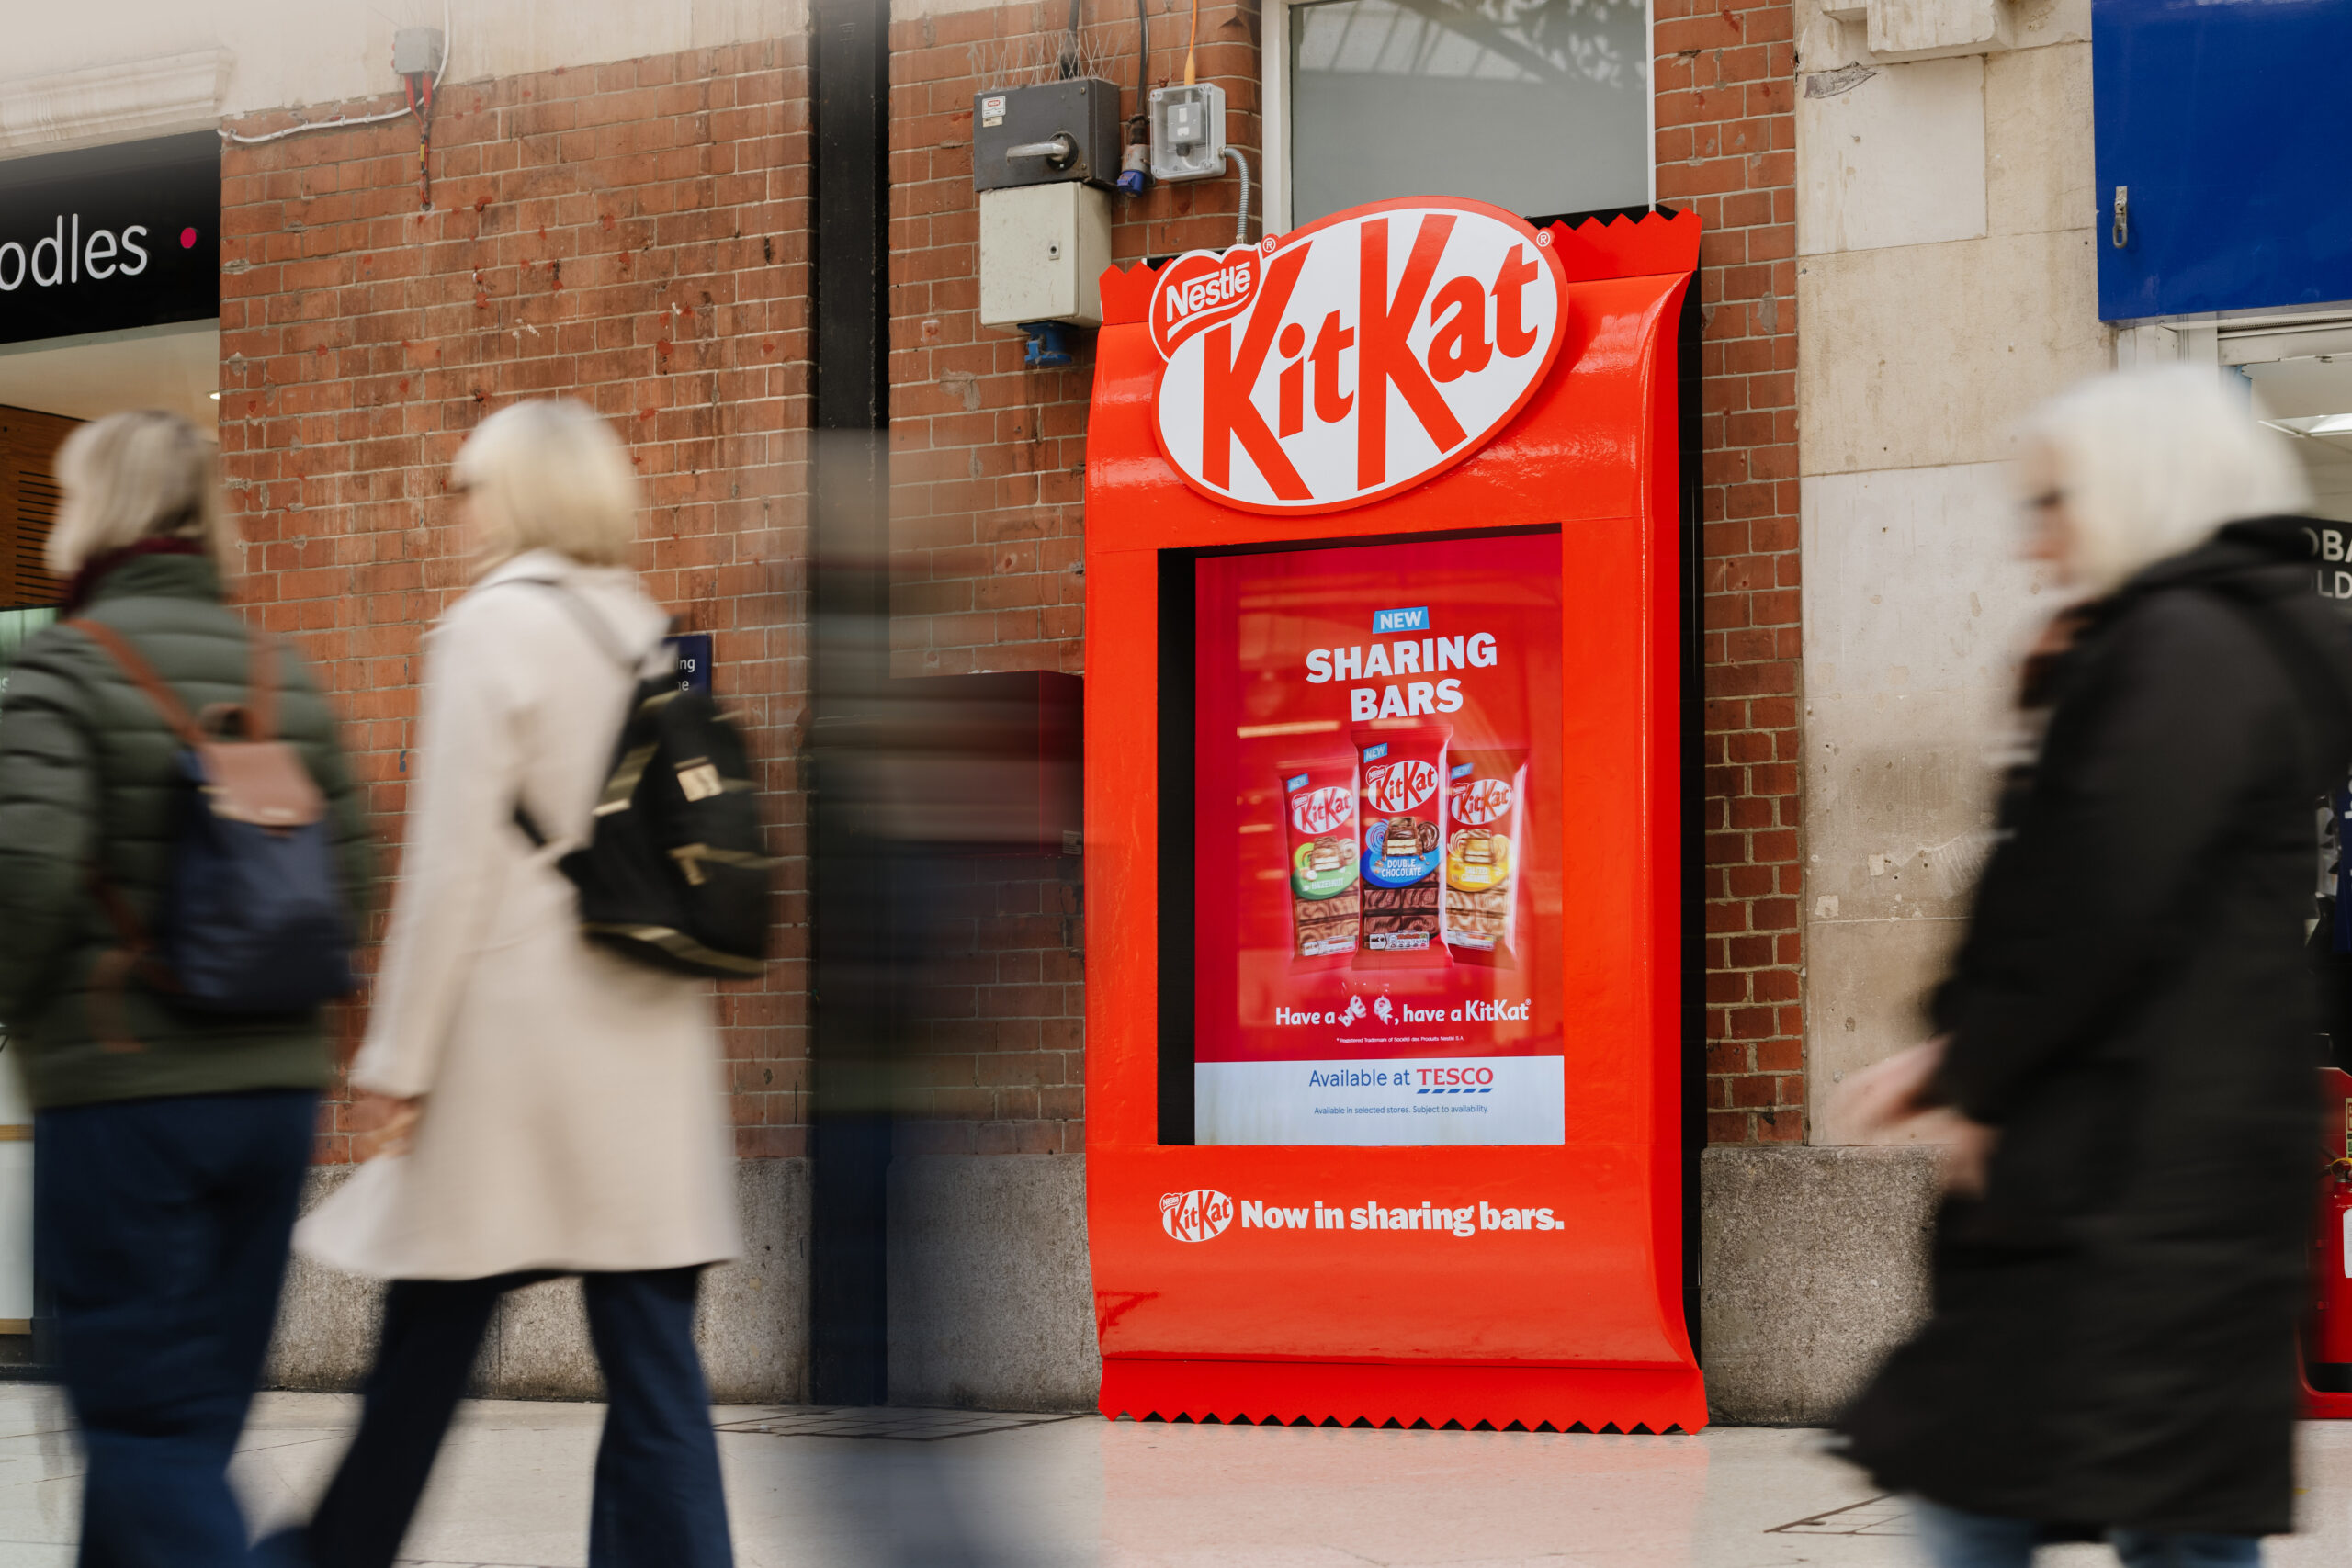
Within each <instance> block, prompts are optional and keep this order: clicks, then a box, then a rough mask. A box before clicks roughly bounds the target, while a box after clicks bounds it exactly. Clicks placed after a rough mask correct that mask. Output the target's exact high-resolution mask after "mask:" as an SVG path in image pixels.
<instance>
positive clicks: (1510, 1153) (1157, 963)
mask: <svg viewBox="0 0 2352 1568" xmlns="http://www.w3.org/2000/svg"><path fill="white" fill-rule="evenodd" d="M1698 236H1699V223H1698V220H1697V219H1696V217H1695V216H1693V215H1691V214H1687V213H1686V214H1682V215H1679V216H1676V217H1672V218H1669V217H1667V216H1665V215H1663V214H1657V215H1653V216H1650V217H1647V218H1645V219H1642V220H1639V221H1634V220H1630V219H1621V220H1616V221H1614V222H1612V223H1610V224H1606V225H1603V224H1601V223H1599V222H1587V223H1586V224H1584V225H1582V226H1580V227H1579V228H1577V229H1575V230H1570V229H1568V228H1566V227H1565V226H1563V225H1559V224H1555V225H1553V226H1552V227H1551V228H1549V229H1547V230H1544V231H1537V230H1535V229H1533V228H1532V227H1531V226H1530V225H1529V224H1528V223H1527V222H1525V221H1524V220H1521V219H1519V218H1517V217H1514V216H1512V215H1511V214H1510V213H1507V212H1504V211H1501V210H1500V209H1495V208H1491V207H1487V206H1486V205H1484V204H1481V203H1477V202H1471V201H1462V200H1455V199H1453V198H1447V197H1413V198H1409V199H1406V200H1400V201H1392V202H1384V203H1379V204H1376V205H1374V206H1371V207H1365V208H1359V209H1353V210H1351V211H1348V212H1342V213H1339V214H1335V215H1333V216H1332V217H1329V218H1326V219H1323V220H1319V221H1317V222H1315V223H1312V224H1308V225H1306V226H1305V227H1303V228H1300V229H1298V230H1295V231H1292V232H1291V233H1288V234H1282V235H1270V236H1268V237H1267V238H1266V239H1265V240H1264V241H1263V242H1261V243H1259V244H1257V245H1254V246H1238V247H1236V248H1234V249H1233V250H1230V251H1227V252H1225V253H1223V254H1212V253H1207V252H1199V253H1194V254H1190V255H1185V256H1182V257H1179V258H1177V259H1176V260H1175V261H1173V262H1170V263H1169V264H1167V265H1164V266H1161V267H1159V268H1157V269H1154V268H1151V267H1148V266H1137V267H1136V268H1134V269H1132V270H1129V271H1124V272H1123V271H1119V270H1117V269H1114V270H1113V271H1111V272H1110V273H1107V274H1105V275H1104V277H1103V316H1104V321H1103V329H1102V333H1101V335H1100V338H1099V340H1098V345H1097V366H1096V372H1095V383H1094V403H1093V411H1092V418H1091V425H1090V427H1089V434H1088V448H1087V546H1086V581H1087V626H1088V637H1089V649H1088V671H1087V695H1086V702H1087V714H1086V729H1087V748H1086V752H1087V761H1086V813H1087V818H1086V819H1087V855H1086V867H1087V872H1086V875H1087V883H1086V892H1087V897H1086V920H1087V927H1086V931H1087V951H1088V955H1089V969H1090V974H1089V976H1088V981H1089V983H1088V987H1087V1153H1088V1162H1087V1181H1088V1200H1087V1202H1088V1218H1089V1234H1090V1238H1091V1248H1092V1263H1093V1273H1094V1286H1095V1307H1096V1324H1097V1329H1098V1332H1099V1334H1100V1337H1101V1343H1102V1348H1103V1394H1102V1408H1103V1412H1104V1414H1106V1415H1110V1416H1118V1415H1122V1414H1125V1415H1131V1416H1162V1417H1166V1418H1170V1419H1174V1418H1179V1417H1189V1418H1192V1419H1195V1420H1202V1419H1212V1418H1214V1419H1220V1420H1234V1419H1250V1420H1265V1419H1276V1420H1283V1421H1295V1420H1300V1419H1308V1420H1314V1421H1318V1422H1320V1421H1331V1420H1337V1421H1340V1422H1342V1423H1353V1422H1356V1421H1359V1420H1367V1421H1370V1422H1372V1423H1373V1424H1374V1425H1379V1424H1383V1423H1385V1422H1387V1421H1390V1420H1395V1421H1398V1422H1401V1423H1404V1424H1407V1425H1410V1424H1412V1423H1414V1422H1416V1421H1423V1420H1425V1421H1428V1422H1429V1423H1430V1424H1431V1425H1443V1424H1445V1423H1446V1422H1449V1421H1458V1422H1460V1423H1461V1424H1463V1425H1464V1426H1476V1425H1477V1424H1478V1423H1480V1422H1486V1423H1490V1424H1492V1425H1493V1426H1496V1427H1508V1426H1510V1425H1512V1424H1514V1423H1516V1424H1519V1425H1521V1426H1525V1427H1540V1426H1544V1425H1549V1426H1551V1427H1555V1428H1558V1429H1561V1430H1566V1429H1568V1428H1570V1427H1576V1426H1579V1425H1581V1426H1583V1427H1588V1428H1589V1429H1593V1430H1601V1429H1604V1428H1609V1427H1614V1428H1616V1429H1618V1430H1623V1431H1630V1430H1634V1429H1636V1428H1646V1429H1648V1430H1651V1431H1664V1430H1667V1429H1668V1428H1669V1427H1680V1428H1682V1429H1683V1430H1686V1431H1695V1430H1697V1429H1698V1428H1700V1427H1702V1426H1704V1425H1705V1422H1706V1400H1705V1391H1704V1387H1703V1384H1702V1379H1701V1376H1700V1372H1699V1369H1698V1364H1697V1361H1696V1359H1695V1358H1694V1357H1693V1355H1692V1353H1691V1339H1690V1335H1689V1332H1688V1330H1687V1327H1686V1325H1685V1322H1684V1312H1683V1302H1684V1294H1683V1280H1684V1269H1683V1261H1684V1255H1685V1254H1684V1242H1685V1237H1684V1234H1683V1233H1684V1214H1685V1202H1684V1199H1685V1193H1684V1190H1683V1189H1684V1156H1685V1153H1686V1149H1685V1144H1684V1136H1683V1128H1684V1125H1685V1121H1684V1111H1685V1101H1684V1070H1683V1064H1684V1059H1685V1057H1684V1052H1685V1038H1684V1036H1685V1017H1686V1012H1685V1006H1684V988H1683V983H1684V975H1683V953H1684V936H1685V926H1684V913H1685V899H1684V897H1683V891H1682V890H1683V887H1684V886H1685V881H1684V876H1685V866H1684V863H1683V848H1682V846H1683V844H1684V842H1685V829H1686V826H1687V824H1686V822H1685V820H1684V816H1683V811H1684V807H1683V804H1682V803H1683V800H1684V798H1685V790H1684V786H1685V784H1686V783H1687V782H1688V781H1687V780H1686V778H1685V776H1684V769H1685V766H1686V759H1685V755H1684V752H1683V750H1682V737H1683V723H1682V713H1683V692H1682V681H1683V679H1684V675H1683V662H1684V661H1683V652H1684V641H1683V637H1684V632H1685V626H1684V622H1683V619H1682V616H1683V614H1684V605H1683V598H1684V584H1685V578H1684V568H1685V564H1686V563H1685V562H1684V561H1683V560H1682V558H1681V550H1682V546H1681V540H1682V536H1683V535H1682V521H1683V520H1682V512H1681V502H1682V491H1681V473H1682V468H1681V458H1682V453H1681V451H1680V447H1679V438H1678V432H1679V412H1680V411H1679V407H1678V395H1677V389H1678V375H1677V367H1678V357H1677V356H1678V351H1679V347H1680V346H1681V345H1680V344H1679V336H1678V334H1679V329H1680V325H1681V321H1682V317H1683V305H1684V303H1685V299H1684V296H1685V292H1686V290H1687V289H1688V288H1690V287H1691V277H1692V272H1693V269H1694V267H1695V266H1696V265H1697V260H1698Z"/></svg>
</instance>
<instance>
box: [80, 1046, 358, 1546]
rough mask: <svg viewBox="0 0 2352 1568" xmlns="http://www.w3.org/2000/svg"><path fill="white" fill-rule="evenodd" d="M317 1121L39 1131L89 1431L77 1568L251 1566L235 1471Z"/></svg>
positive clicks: (205, 1119)
mask: <svg viewBox="0 0 2352 1568" xmlns="http://www.w3.org/2000/svg"><path fill="white" fill-rule="evenodd" d="M317 1120H318V1096H317V1095H315V1094H312V1093H311V1092H310V1091H308V1090H306V1089H271V1090H261V1091H255V1092H251V1093H244V1094H191V1095H181V1096H175V1097H172V1098H169V1099H161V1100H122V1101H119V1102H116V1103H113V1104H107V1105H79V1106H72V1107H68V1108H66V1109H64V1110H61V1111H41V1112H40V1113H39V1114H38V1115H36V1116H35V1118H34V1120H33V1136H34V1145H33V1251H34V1258H35V1265H34V1267H35V1277H36V1279H37V1280H38V1281H39V1283H40V1289H41V1292H42V1293H43V1295H44V1296H45V1297H46V1298H47V1300H48V1303H49V1307H50V1310H51V1313H52V1314H54V1321H55V1325H56V1335H57V1361H58V1371H59V1372H60V1374H61V1376H62V1379H63V1381H64V1383H65V1392H66V1394H67V1396H68V1397H69V1398H71V1399H72V1401H73V1404H74V1417H75V1419H76V1420H78V1421H79V1422H80V1423H81V1427H82V1441H83V1446H84V1450H85V1456H86V1464H87V1470H86V1472H85V1480H84V1483H83V1491H82V1550H81V1557H80V1562H81V1563H82V1565H83V1568H131V1565H141V1568H143V1565H145V1564H150V1563H153V1564H157V1565H161V1564H165V1563H170V1564H175V1565H178V1564H187V1565H188V1568H213V1565H214V1564H227V1563H235V1564H241V1565H242V1564H245V1563H250V1562H252V1561H253V1558H252V1554H251V1552H250V1551H249V1550H248V1548H247V1546H246V1543H245V1521H244V1516H243V1513H242V1512H241V1511H240V1510H239V1508H238V1506H237V1500H236V1498H235V1497H234V1496H233V1495H232V1494H231V1493H230V1490H229V1458H230V1455H231V1454H232V1452H233V1451H234V1450H235V1449H236V1445H237V1435H238V1433H239V1432H241V1431H242V1430H243V1428H244V1424H245V1411H246V1408H247V1406H249V1405H250V1404H252V1402H253V1396H254V1382H256V1381H257V1380H258V1379H259V1377H260V1375H261V1364H262V1358H263V1357H264V1356H265V1355H266V1354H267V1352H268V1349H269V1334H270V1329H271V1327H272V1325H274V1324H275V1323H276V1322H277V1292H278V1289H279V1287H280V1286H281V1285H282V1284H283V1283H284V1282H285V1278H286V1242H287V1236H288V1233H290V1232H291V1231H292V1230H293V1228H294V1211H295V1205H296V1201H297V1200H298V1199H299V1198H300V1196H301V1191H302V1173H303V1172H304V1171H305V1170H306V1169H308V1168H309V1167H310V1163H311V1131H312V1129H313V1127H314V1126H315V1125H316V1123H317Z"/></svg>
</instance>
